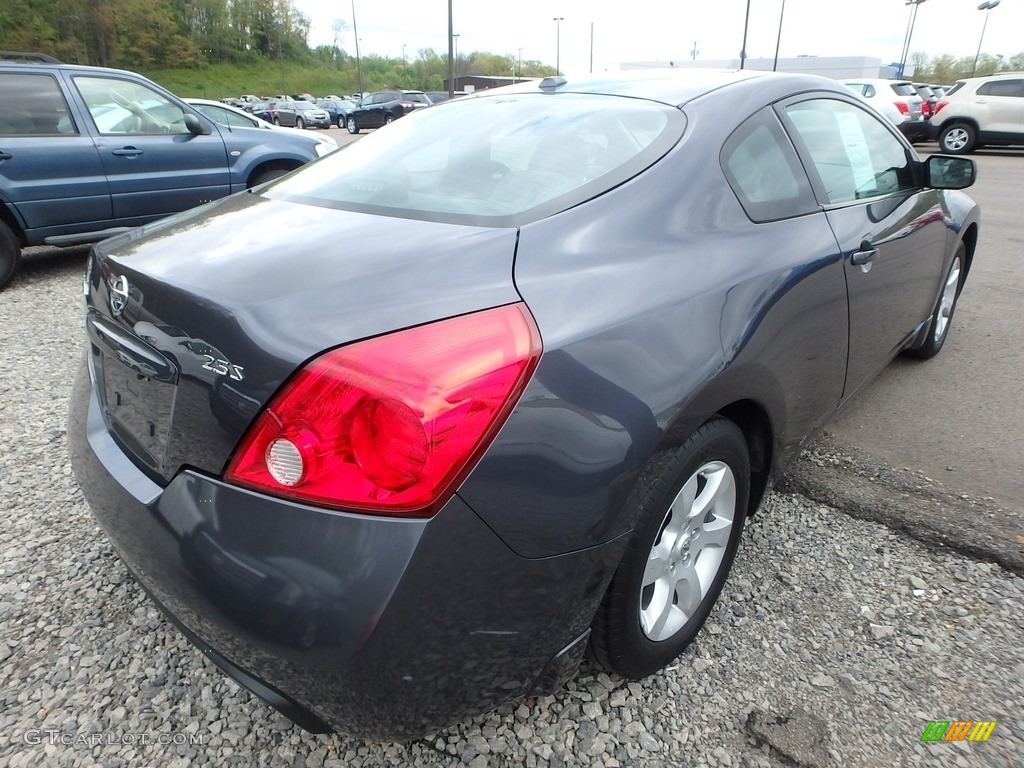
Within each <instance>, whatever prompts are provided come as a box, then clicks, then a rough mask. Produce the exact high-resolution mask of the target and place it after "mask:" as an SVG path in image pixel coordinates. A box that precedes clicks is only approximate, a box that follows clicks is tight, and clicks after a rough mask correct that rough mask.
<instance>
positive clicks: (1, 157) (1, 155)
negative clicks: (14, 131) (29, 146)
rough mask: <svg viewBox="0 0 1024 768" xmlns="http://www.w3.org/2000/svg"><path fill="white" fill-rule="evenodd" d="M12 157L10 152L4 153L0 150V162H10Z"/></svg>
mask: <svg viewBox="0 0 1024 768" xmlns="http://www.w3.org/2000/svg"><path fill="white" fill-rule="evenodd" d="M12 157H14V155H12V154H11V153H10V152H4V151H3V150H2V149H0V161H2V160H10V159H11V158H12Z"/></svg>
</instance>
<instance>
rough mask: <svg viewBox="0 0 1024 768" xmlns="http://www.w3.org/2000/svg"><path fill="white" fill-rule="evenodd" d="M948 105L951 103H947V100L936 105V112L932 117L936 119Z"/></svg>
mask: <svg viewBox="0 0 1024 768" xmlns="http://www.w3.org/2000/svg"><path fill="white" fill-rule="evenodd" d="M947 104H949V102H948V101H945V100H943V101H940V102H939V103H938V104H936V105H935V111H933V112H932V117H934V116H935V115H937V114H939V112H941V111H942V108H943V107H945V106H946V105H947Z"/></svg>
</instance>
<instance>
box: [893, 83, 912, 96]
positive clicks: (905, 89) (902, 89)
mask: <svg viewBox="0 0 1024 768" xmlns="http://www.w3.org/2000/svg"><path fill="white" fill-rule="evenodd" d="M891 85H892V89H893V90H894V91H896V93H897V94H898V95H900V96H917V91H915V90H914V86H912V85H911V84H910V83H891Z"/></svg>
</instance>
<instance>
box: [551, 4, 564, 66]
mask: <svg viewBox="0 0 1024 768" xmlns="http://www.w3.org/2000/svg"><path fill="white" fill-rule="evenodd" d="M563 21H565V17H564V16H555V17H554V22H555V74H556V75H560V74H562V22H563Z"/></svg>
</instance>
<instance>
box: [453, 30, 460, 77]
mask: <svg viewBox="0 0 1024 768" xmlns="http://www.w3.org/2000/svg"><path fill="white" fill-rule="evenodd" d="M452 40H454V41H455V76H456V77H458V76H459V35H458V34H457V33H456V34H454V35H452Z"/></svg>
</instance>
